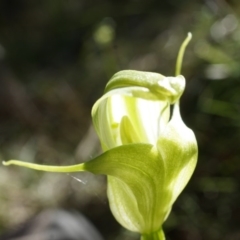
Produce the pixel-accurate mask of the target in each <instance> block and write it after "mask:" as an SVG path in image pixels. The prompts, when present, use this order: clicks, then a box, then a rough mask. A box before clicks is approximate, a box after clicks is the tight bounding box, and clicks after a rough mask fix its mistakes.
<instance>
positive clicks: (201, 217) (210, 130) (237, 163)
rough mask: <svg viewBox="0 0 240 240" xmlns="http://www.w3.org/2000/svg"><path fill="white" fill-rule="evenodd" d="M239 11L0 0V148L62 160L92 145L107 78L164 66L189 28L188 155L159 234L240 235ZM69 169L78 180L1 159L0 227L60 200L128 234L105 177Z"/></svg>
mask: <svg viewBox="0 0 240 240" xmlns="http://www.w3.org/2000/svg"><path fill="white" fill-rule="evenodd" d="M239 21H240V2H239V1H238V0H228V1H227V0H204V1H200V0H199V1H190V0H178V1H177V0H169V1H167V0H164V1H157V0H148V1H143V0H142V1H141V0H129V1H125V0H124V1H113V0H108V1H107V0H99V1H93V0H51V1H47V0H42V1H30V0H25V1H24V0H2V1H0V84H1V87H0V156H1V159H10V158H18V159H22V160H26V161H33V162H38V163H48V164H59V165H60V164H62V165H64V164H72V163H77V162H79V161H80V160H87V159H89V158H91V155H94V154H97V153H98V151H99V148H98V144H97V143H96V138H95V137H94V135H92V133H91V134H90V133H89V132H88V128H89V126H90V124H91V118H90V111H91V106H92V105H93V103H94V102H95V101H96V100H97V99H98V98H99V97H100V96H101V94H102V92H103V89H104V86H105V84H106V82H107V81H108V79H109V78H110V77H111V76H112V75H113V74H114V73H115V72H117V71H119V70H123V69H135V70H145V71H154V72H159V73H161V74H164V75H168V76H170V75H173V74H174V68H175V60H176V55H177V51H178V49H179V46H180V44H181V42H182V40H183V39H184V38H185V36H186V34H187V32H189V31H190V32H192V34H193V40H192V42H191V43H190V45H189V46H188V49H187V52H186V55H185V58H184V64H183V69H182V74H183V75H184V76H185V77H186V79H187V89H186V92H185V94H184V96H183V99H182V102H181V106H182V115H183V119H184V120H185V122H186V123H187V125H188V126H189V127H191V128H192V129H193V130H194V131H195V133H196V135H197V139H198V143H199V161H198V165H197V169H196V172H195V174H194V176H193V178H192V180H191V181H190V183H189V185H188V186H187V188H186V189H185V191H184V192H183V194H182V195H181V196H180V197H179V199H178V200H177V202H176V204H175V205H174V207H173V211H172V213H171V215H170V217H169V219H168V220H167V222H166V223H165V225H164V229H165V232H166V236H167V239H168V240H171V239H172V240H175V239H177V240H192V239H194V240H206V239H207V240H218V239H219V240H221V239H224V240H238V239H240V205H239V202H240V194H239V182H240V175H239V172H240V147H239V143H240V54H239V52H240V25H239ZM86 146H87V147H88V150H86ZM79 149H80V150H79ZM83 149H84V150H86V152H84V151H83ZM74 177H77V178H79V179H80V180H81V181H83V182H84V183H79V182H78V181H76V180H74V179H73V178H72V177H71V176H68V175H60V174H49V173H40V172H35V171H31V170H27V169H22V168H17V167H16V168H15V167H9V168H5V167H0V233H1V232H4V231H5V230H6V229H11V228H13V227H15V226H17V225H18V224H20V223H21V222H23V221H24V220H26V219H28V218H29V217H30V216H33V215H34V214H35V213H36V212H38V211H40V210H41V209H44V208H48V207H63V208H67V209H73V208H74V209H77V210H79V211H82V212H83V213H85V214H86V215H87V216H88V217H89V218H90V219H91V220H92V221H93V222H94V223H95V225H96V226H97V227H98V229H99V230H100V231H101V232H102V234H103V235H104V237H105V238H106V239H116V240H117V239H121V240H123V239H124V240H133V239H138V236H136V235H135V234H132V233H129V232H126V231H125V230H123V229H121V228H120V226H119V225H118V224H117V223H116V222H115V220H114V219H113V217H112V216H111V213H110V211H109V209H108V203H107V199H106V194H105V190H106V185H105V184H106V183H105V180H104V178H102V177H101V176H99V177H95V176H92V175H90V174H86V175H85V174H82V173H81V174H76V175H74Z"/></svg>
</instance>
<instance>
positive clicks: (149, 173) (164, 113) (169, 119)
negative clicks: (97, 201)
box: [4, 37, 197, 240]
mask: <svg viewBox="0 0 240 240" xmlns="http://www.w3.org/2000/svg"><path fill="white" fill-rule="evenodd" d="M189 38H190V37H188V38H187V40H185V42H184V43H183V45H182V47H181V49H180V53H179V58H178V63H177V73H179V72H180V66H181V59H182V55H183V51H184V48H185V47H186V44H187V42H188V41H189V40H190V39H189ZM179 59H180V60H179ZM184 88H185V78H184V77H183V76H181V75H178V76H176V77H165V76H163V75H161V74H158V73H151V72H140V71H133V70H125V71H120V72H118V73H116V74H115V75H114V76H113V77H112V78H111V79H110V81H109V82H108V84H107V86H106V89H105V94H104V95H103V96H102V97H101V98H100V99H99V100H98V101H97V102H96V103H95V105H94V106H93V109H92V118H93V124H94V127H95V129H96V132H97V134H98V136H99V139H100V142H101V145H102V149H103V154H101V155H100V156H97V157H96V158H94V159H92V160H91V161H89V162H86V163H82V164H78V165H73V166H63V167H54V166H45V165H37V164H30V163H26V162H21V161H17V160H11V161H8V162H4V164H5V165H10V164H16V165H20V166H25V167H29V168H33V169H37V170H43V171H53V172H74V171H89V172H92V173H95V174H105V175H107V176H108V198H109V203H110V207H111V210H112V213H113V215H114V216H115V218H116V219H117V220H118V222H119V223H120V224H121V225H122V226H124V227H125V228H127V229H129V230H131V231H135V232H139V233H140V234H141V236H142V237H141V239H142V240H146V239H148V240H155V239H156V240H159V239H160V240H161V239H165V238H164V233H163V231H162V224H163V223H164V221H165V220H166V218H167V217H168V215H169V213H170V211H171V208H172V205H173V203H174V202H175V200H176V198H177V197H178V196H179V194H180V193H181V192H182V190H183V189H184V187H185V186H186V184H187V182H188V181H189V179H190V177H191V176H192V173H193V171H194V169H195V166H196V162H197V143H196V139H195V136H194V134H193V132H192V131H191V130H190V129H189V128H188V127H186V125H185V124H184V123H183V121H182V119H181V116H180V110H179V99H180V97H181V95H182V93H183V91H184ZM171 110H172V111H171Z"/></svg>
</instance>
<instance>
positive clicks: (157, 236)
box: [141, 229, 165, 240]
mask: <svg viewBox="0 0 240 240" xmlns="http://www.w3.org/2000/svg"><path fill="white" fill-rule="evenodd" d="M141 240H165V235H164V233H163V230H162V229H160V230H159V231H157V232H154V233H150V234H143V235H142V236H141Z"/></svg>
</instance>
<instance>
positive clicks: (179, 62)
mask: <svg viewBox="0 0 240 240" xmlns="http://www.w3.org/2000/svg"><path fill="white" fill-rule="evenodd" d="M191 39H192V34H191V33H188V35H187V37H186V39H185V40H184V42H183V43H182V45H181V47H180V49H179V52H178V56H177V63H176V73H175V74H176V76H178V75H180V74H181V68H182V61H183V55H184V52H185V48H186V47H187V45H188V43H189V42H190V40H191Z"/></svg>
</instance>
